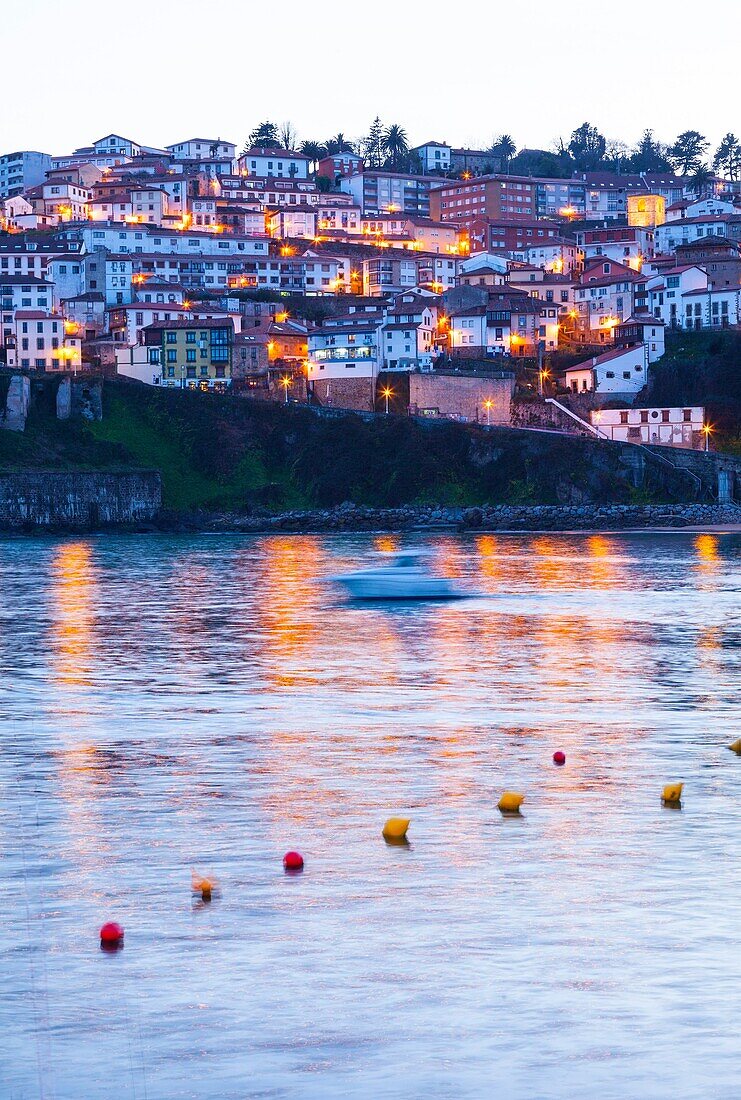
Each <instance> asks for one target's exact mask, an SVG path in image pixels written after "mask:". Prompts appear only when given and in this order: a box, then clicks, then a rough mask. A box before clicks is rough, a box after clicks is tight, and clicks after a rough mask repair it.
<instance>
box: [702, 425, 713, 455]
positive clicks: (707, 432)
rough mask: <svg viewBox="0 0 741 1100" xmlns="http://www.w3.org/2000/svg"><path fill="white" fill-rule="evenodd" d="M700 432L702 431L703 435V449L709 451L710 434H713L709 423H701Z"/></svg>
mask: <svg viewBox="0 0 741 1100" xmlns="http://www.w3.org/2000/svg"><path fill="white" fill-rule="evenodd" d="M702 432H703V435H704V436H705V450H706V451H709V450H710V436H711V435H712V434H713V428H712V427H711V426H710V424H703V426H702Z"/></svg>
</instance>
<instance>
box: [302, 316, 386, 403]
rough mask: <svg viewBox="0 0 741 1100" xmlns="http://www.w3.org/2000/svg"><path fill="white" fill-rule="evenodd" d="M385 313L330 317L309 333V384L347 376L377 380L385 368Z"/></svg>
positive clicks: (337, 379)
mask: <svg viewBox="0 0 741 1100" xmlns="http://www.w3.org/2000/svg"><path fill="white" fill-rule="evenodd" d="M382 325H383V313H382V312H381V311H380V310H379V311H373V312H365V311H359V312H358V313H357V314H346V315H343V316H341V317H333V318H328V319H327V320H326V321H325V322H324V324H323V325H322V326H321V327H320V328H318V329H315V330H314V331H313V332H310V333H309V337H308V343H309V354H308V361H307V377H308V381H309V384H310V385H311V384H312V383H315V382H323V383H327V382H330V383H331V382H333V381H340V380H345V379H353V380H355V379H358V378H363V379H371V380H375V378H376V377H377V376H378V373H379V371H380V370H382V369H383V353H382V351H381V326H382Z"/></svg>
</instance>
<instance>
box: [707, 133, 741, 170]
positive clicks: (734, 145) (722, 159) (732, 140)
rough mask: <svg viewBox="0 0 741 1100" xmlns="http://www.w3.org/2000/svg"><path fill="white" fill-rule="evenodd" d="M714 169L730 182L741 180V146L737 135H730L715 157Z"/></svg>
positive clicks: (724, 140) (719, 147) (717, 150)
mask: <svg viewBox="0 0 741 1100" xmlns="http://www.w3.org/2000/svg"><path fill="white" fill-rule="evenodd" d="M713 168H714V169H715V171H716V172H718V173H719V174H721V175H723V176H725V178H726V179H729V180H737V179H741V144H739V140H738V138H737V137H736V135H735V134H732V133H728V134H726V136H725V137H724V138H723V140H722V141H721V143H720V145H719V146H718V148H717V149H716V151H715V156H714V157H713Z"/></svg>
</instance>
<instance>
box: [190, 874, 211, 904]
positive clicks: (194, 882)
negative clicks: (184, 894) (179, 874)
mask: <svg viewBox="0 0 741 1100" xmlns="http://www.w3.org/2000/svg"><path fill="white" fill-rule="evenodd" d="M190 881H191V889H192V890H193V893H194V894H200V895H201V898H202V899H203V901H211V895H212V894H213V892H214V890H215V888H216V883H215V881H212V880H211V879H209V878H204V877H203V876H202V875H198V874H196V873H195V871H194V872H193V873H192V874H191V879H190Z"/></svg>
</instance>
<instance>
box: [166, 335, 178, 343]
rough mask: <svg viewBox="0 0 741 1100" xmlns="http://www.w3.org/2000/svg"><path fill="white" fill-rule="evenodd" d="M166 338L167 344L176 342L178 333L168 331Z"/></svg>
mask: <svg viewBox="0 0 741 1100" xmlns="http://www.w3.org/2000/svg"><path fill="white" fill-rule="evenodd" d="M166 339H167V343H168V344H177V342H178V334H177V333H176V332H168V333H167V337H166Z"/></svg>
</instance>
